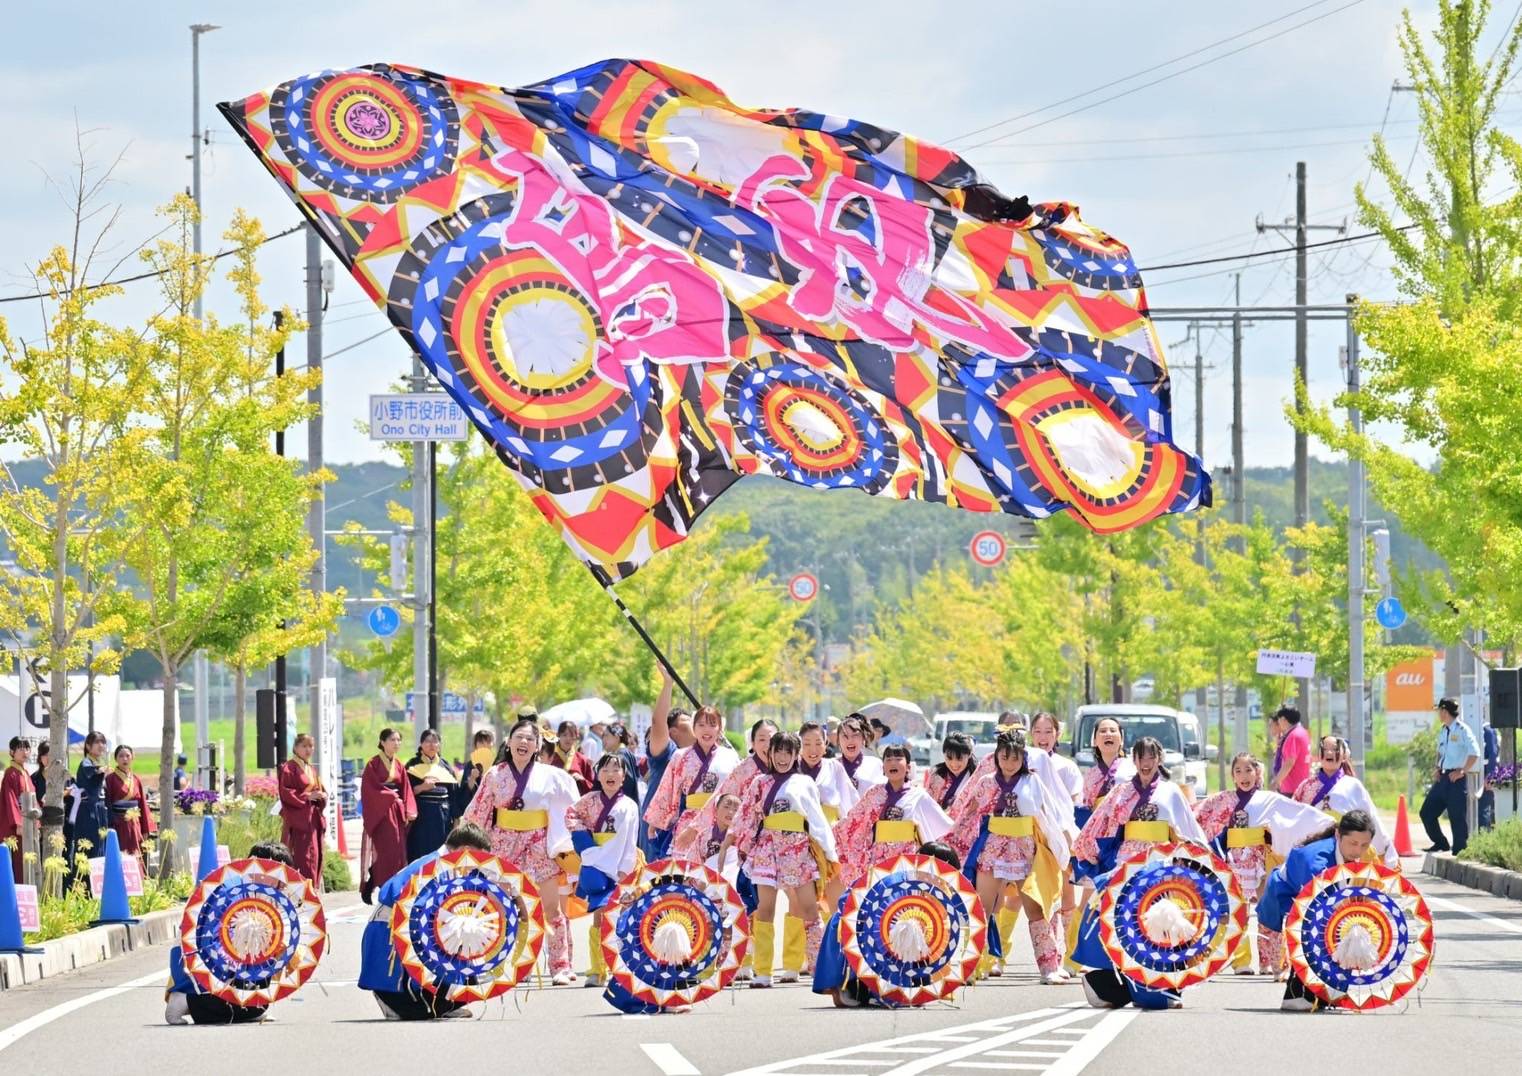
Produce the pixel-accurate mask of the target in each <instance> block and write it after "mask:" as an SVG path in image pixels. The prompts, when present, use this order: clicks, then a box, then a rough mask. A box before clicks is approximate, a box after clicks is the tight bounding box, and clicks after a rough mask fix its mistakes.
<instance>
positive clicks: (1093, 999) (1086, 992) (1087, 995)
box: [1082, 976, 1116, 1009]
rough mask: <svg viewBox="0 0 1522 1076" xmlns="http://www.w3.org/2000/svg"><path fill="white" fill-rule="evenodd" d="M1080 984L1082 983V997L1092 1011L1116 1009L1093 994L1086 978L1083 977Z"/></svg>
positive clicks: (1092, 989)
mask: <svg viewBox="0 0 1522 1076" xmlns="http://www.w3.org/2000/svg"><path fill="white" fill-rule="evenodd" d="M1082 982H1083V996H1084V999H1085V1000H1086V1001H1087V1002H1088V1003H1089V1007H1090V1008H1092V1009H1113V1008H1115V1007H1116V1006H1115V1005H1114V1004H1112V1003H1111V1002H1108V1001H1106V1000H1105V999H1104V998H1102V997H1100V996H1099V995H1098V994H1096V993H1094V988H1093V987H1092V986H1090V985H1089V980H1088V976H1084V977H1083V979H1082Z"/></svg>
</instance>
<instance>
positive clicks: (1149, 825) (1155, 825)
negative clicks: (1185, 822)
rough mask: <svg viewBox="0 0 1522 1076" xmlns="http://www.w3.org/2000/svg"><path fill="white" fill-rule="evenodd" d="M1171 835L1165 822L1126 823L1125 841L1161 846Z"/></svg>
mask: <svg viewBox="0 0 1522 1076" xmlns="http://www.w3.org/2000/svg"><path fill="white" fill-rule="evenodd" d="M1172 833H1173V831H1172V830H1171V829H1170V828H1169V826H1168V823H1166V822H1127V823H1126V834H1125V839H1126V840H1128V841H1151V842H1152V843H1153V844H1163V843H1164V842H1166V841H1167V840H1168V839H1169V837H1170V836H1172Z"/></svg>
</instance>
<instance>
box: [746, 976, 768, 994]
mask: <svg viewBox="0 0 1522 1076" xmlns="http://www.w3.org/2000/svg"><path fill="white" fill-rule="evenodd" d="M750 988H751V989H752V990H770V989H771V988H772V977H771V976H770V975H757V976H754V977H753V978H752V979H751V981H750Z"/></svg>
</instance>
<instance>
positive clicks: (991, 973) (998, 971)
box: [988, 964, 1004, 979]
mask: <svg viewBox="0 0 1522 1076" xmlns="http://www.w3.org/2000/svg"><path fill="white" fill-rule="evenodd" d="M1003 974H1004V965H1003V964H995V965H993V966H992V967H990V968H989V969H988V977H989V978H990V979H997V978H999V977H1000V976H1002V975H1003Z"/></svg>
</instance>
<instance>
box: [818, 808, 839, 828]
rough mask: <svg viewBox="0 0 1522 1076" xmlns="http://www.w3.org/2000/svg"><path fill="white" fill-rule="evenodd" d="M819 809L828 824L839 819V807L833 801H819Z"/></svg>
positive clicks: (832, 823)
mask: <svg viewBox="0 0 1522 1076" xmlns="http://www.w3.org/2000/svg"><path fill="white" fill-rule="evenodd" d="M819 809H820V810H821V811H823V812H824V820H825V821H826V822H828V823H829V824H830V825H832V826H833V825H834V824H835V823H836V822H839V821H840V808H839V807H836V806H835V805H834V804H833V803H821V804H820V805H819Z"/></svg>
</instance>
